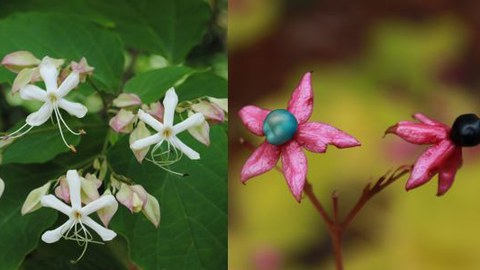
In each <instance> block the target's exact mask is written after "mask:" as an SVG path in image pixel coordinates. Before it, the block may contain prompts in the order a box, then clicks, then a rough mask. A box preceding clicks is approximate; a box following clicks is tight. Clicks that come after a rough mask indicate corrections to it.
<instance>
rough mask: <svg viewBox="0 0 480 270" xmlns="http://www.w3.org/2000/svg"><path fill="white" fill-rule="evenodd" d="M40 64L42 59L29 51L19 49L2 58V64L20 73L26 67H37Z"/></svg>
mask: <svg viewBox="0 0 480 270" xmlns="http://www.w3.org/2000/svg"><path fill="white" fill-rule="evenodd" d="M39 64H40V59H38V58H36V57H35V56H34V55H33V54H32V53H31V52H27V51H18V52H13V53H10V54H7V55H6V56H5V57H4V58H3V60H2V65H3V66H5V68H7V69H8V70H10V71H12V72H15V73H19V72H20V71H21V70H22V69H24V68H32V67H36V66H38V65H39Z"/></svg>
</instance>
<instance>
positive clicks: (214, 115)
mask: <svg viewBox="0 0 480 270" xmlns="http://www.w3.org/2000/svg"><path fill="white" fill-rule="evenodd" d="M192 110H194V111H195V112H199V113H201V114H203V115H204V116H205V118H206V119H208V120H213V121H217V122H223V121H224V120H225V113H224V112H223V110H222V108H220V107H219V106H218V105H216V104H214V103H210V102H207V101H200V102H199V103H196V104H193V105H192Z"/></svg>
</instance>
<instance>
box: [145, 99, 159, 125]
mask: <svg viewBox="0 0 480 270" xmlns="http://www.w3.org/2000/svg"><path fill="white" fill-rule="evenodd" d="M142 109H143V110H144V111H145V112H146V113H148V114H150V115H151V116H153V117H155V118H156V119H157V120H158V121H160V122H163V110H164V108H163V105H162V103H160V102H154V103H151V104H150V105H142Z"/></svg>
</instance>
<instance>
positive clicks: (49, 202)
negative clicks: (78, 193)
mask: <svg viewBox="0 0 480 270" xmlns="http://www.w3.org/2000/svg"><path fill="white" fill-rule="evenodd" d="M40 203H41V204H42V206H44V207H50V208H53V209H55V210H57V211H60V212H62V213H64V214H65V215H67V216H70V214H71V212H72V208H71V207H70V206H68V205H66V204H65V203H64V202H62V201H60V200H59V199H58V198H57V197H55V196H53V195H51V194H50V195H45V196H43V197H42V199H41V200H40Z"/></svg>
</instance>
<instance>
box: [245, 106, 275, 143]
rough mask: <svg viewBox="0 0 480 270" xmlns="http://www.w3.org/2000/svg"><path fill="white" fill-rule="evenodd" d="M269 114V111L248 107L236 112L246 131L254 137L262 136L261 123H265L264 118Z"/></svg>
mask: <svg viewBox="0 0 480 270" xmlns="http://www.w3.org/2000/svg"><path fill="white" fill-rule="evenodd" d="M269 113H270V111H269V110H264V109H262V108H259V107H257V106H253V105H249V106H245V107H243V108H242V109H241V110H240V111H239V112H238V115H239V116H240V118H241V119H242V122H243V124H244V125H245V126H246V127H247V128H248V130H250V131H251V132H252V133H253V134H255V135H258V136H263V121H265V118H267V114H269Z"/></svg>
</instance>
